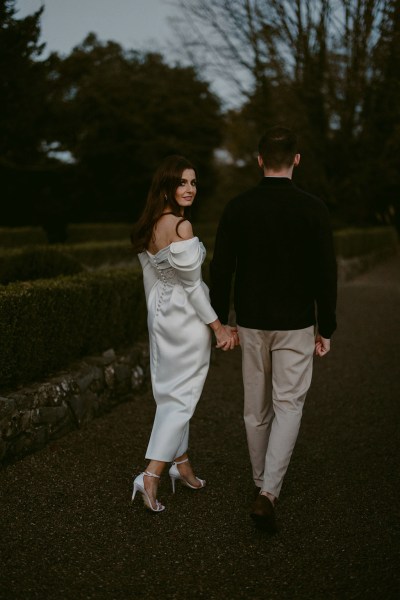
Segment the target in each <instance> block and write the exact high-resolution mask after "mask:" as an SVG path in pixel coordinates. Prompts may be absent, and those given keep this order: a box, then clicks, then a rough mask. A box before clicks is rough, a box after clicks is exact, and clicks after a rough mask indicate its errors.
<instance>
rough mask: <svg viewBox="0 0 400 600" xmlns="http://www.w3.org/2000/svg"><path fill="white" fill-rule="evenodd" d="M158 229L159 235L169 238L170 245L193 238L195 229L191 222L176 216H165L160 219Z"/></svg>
mask: <svg viewBox="0 0 400 600" xmlns="http://www.w3.org/2000/svg"><path fill="white" fill-rule="evenodd" d="M157 229H158V231H159V233H162V234H164V235H165V236H166V237H168V240H169V242H170V243H172V242H179V241H180V240H187V239H189V238H192V237H193V228H192V224H191V222H190V221H188V220H187V219H182V217H180V216H176V215H174V214H165V215H164V216H163V218H162V219H160V221H159V223H158V226H157Z"/></svg>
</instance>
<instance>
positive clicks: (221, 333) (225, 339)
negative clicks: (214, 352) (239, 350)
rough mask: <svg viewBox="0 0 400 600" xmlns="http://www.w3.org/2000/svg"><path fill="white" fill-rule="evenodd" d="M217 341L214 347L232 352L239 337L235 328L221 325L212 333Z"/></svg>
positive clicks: (237, 343)
mask: <svg viewBox="0 0 400 600" xmlns="http://www.w3.org/2000/svg"><path fill="white" fill-rule="evenodd" d="M214 333H215V337H216V339H217V344H216V347H217V348H220V349H221V350H224V351H226V350H233V349H234V348H235V347H236V346H238V345H239V336H238V333H237V329H236V328H235V327H230V325H221V327H220V328H219V329H217V330H216V331H214Z"/></svg>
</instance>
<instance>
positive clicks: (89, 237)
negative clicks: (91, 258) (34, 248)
mask: <svg viewBox="0 0 400 600" xmlns="http://www.w3.org/2000/svg"><path fill="white" fill-rule="evenodd" d="M131 228H132V226H131V225H130V224H128V223H71V224H69V225H68V226H67V243H68V244H80V243H86V242H93V241H95V242H109V241H117V240H119V241H124V240H125V241H126V242H127V243H129V234H130V231H131ZM46 243H47V236H46V234H45V232H44V230H43V229H42V228H41V227H0V246H3V247H5V248H18V247H21V246H31V245H33V244H35V245H44V244H46Z"/></svg>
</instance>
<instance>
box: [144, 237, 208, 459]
mask: <svg viewBox="0 0 400 600" xmlns="http://www.w3.org/2000/svg"><path fill="white" fill-rule="evenodd" d="M205 255H206V251H205V248H204V246H203V244H202V243H201V242H200V241H199V238H197V237H194V238H191V239H189V240H182V241H180V242H173V243H172V244H170V245H169V246H167V247H166V248H163V249H162V250H160V251H159V252H157V254H154V255H153V254H150V252H148V251H145V252H142V253H140V254H139V260H140V263H141V265H142V268H143V282H144V289H145V294H146V302H147V310H148V318H147V324H148V329H149V341H150V371H151V382H152V388H153V395H154V399H155V401H156V404H157V410H156V415H155V419H154V424H153V430H152V432H151V436H150V441H149V445H148V447H147V452H146V458H147V459H153V460H160V461H165V462H171V461H173V460H174V459H175V458H176V457H178V456H181V455H182V454H184V452H186V451H187V449H188V442H189V421H190V418H191V416H192V415H193V413H194V410H195V408H196V404H197V402H198V400H199V398H200V395H201V392H202V390H203V386H204V382H205V379H206V376H207V373H208V368H209V363H210V351H211V330H210V328H209V327H208V326H207V324H208V323H212V322H213V321H215V320H216V319H217V318H218V317H217V315H216V313H215V311H214V310H213V308H212V306H211V304H210V300H209V292H208V287H207V286H206V284H205V283H204V282H203V280H202V276H201V265H202V263H203V261H204V259H205Z"/></svg>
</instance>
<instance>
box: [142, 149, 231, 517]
mask: <svg viewBox="0 0 400 600" xmlns="http://www.w3.org/2000/svg"><path fill="white" fill-rule="evenodd" d="M196 191H197V181H196V170H195V168H194V166H193V165H192V164H191V163H190V162H189V161H188V160H186V159H185V158H183V157H182V156H169V157H167V158H166V159H165V160H164V161H163V163H162V164H161V165H160V166H159V168H158V169H157V171H156V173H155V174H154V176H153V180H152V183H151V186H150V190H149V193H148V196H147V202H146V205H145V208H144V211H143V213H142V215H141V217H140V219H139V220H138V222H137V223H136V224H135V226H134V229H133V232H132V236H131V239H132V244H133V248H134V250H135V251H136V252H137V253H138V255H139V260H140V263H141V266H142V269H143V282H144V289H145V295H146V302H147V310H148V319H147V324H148V330H149V342H150V371H151V382H152V389H153V395H154V398H155V401H156V405H157V410H156V414H155V419H154V424H153V429H152V432H151V436H150V441H149V444H148V447H147V452H146V459H149V461H150V462H149V463H148V465H147V469H146V470H145V471H144V472H143V473H140V475H138V476H137V477H136V478H135V479H134V482H133V495H132V500H133V499H134V498H135V495H136V492H139V493H140V494H141V495H142V496H143V501H144V504H145V506H146V507H147V508H148V509H150V510H151V511H154V512H161V511H163V510H164V509H165V507H164V506H163V505H162V504H161V503H160V502H159V501H158V500H157V488H158V483H159V479H160V476H161V474H162V472H163V470H164V468H165V466H166V463H170V462H171V463H172V465H171V467H170V469H169V476H170V478H171V483H172V489H173V492H175V482H176V481H177V480H179V481H181V483H183V484H184V485H186V486H187V487H189V488H191V489H193V490H198V489H200V488H203V487H204V486H205V481H204V480H203V479H200V478H199V477H196V476H195V474H194V472H193V469H192V466H191V464H190V462H189V458H188V454H187V449H188V442H189V421H190V418H191V416H192V415H193V413H194V410H195V408H196V404H197V402H198V400H199V398H200V395H201V392H202V389H203V385H204V382H205V379H206V376H207V372H208V368H209V363H210V351H211V336H212V334H211V330H213V332H214V334H215V337H216V340H217V344H216V345H217V348H221V349H222V350H232V349H233V348H234V347H235V346H236V345H238V343H239V340H238V337H237V331H236V329H234V328H232V327H229V326H228V325H222V324H221V323H220V321H219V319H218V316H217V315H216V313H215V311H214V310H213V308H212V306H211V304H210V301H209V293H208V288H207V286H206V285H205V283H204V282H203V281H202V276H201V265H202V263H203V261H204V259H205V255H206V251H205V248H204V246H203V244H202V243H201V242H200V241H199V239H198V237H194V234H193V229H192V225H191V223H190V221H189V220H188V214H189V209H190V207H191V205H192V204H193V201H194V199H195V196H196Z"/></svg>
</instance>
